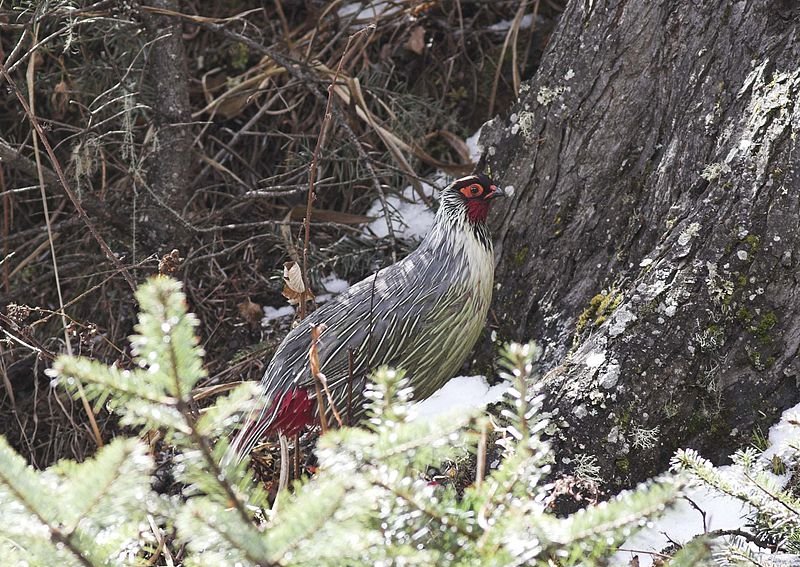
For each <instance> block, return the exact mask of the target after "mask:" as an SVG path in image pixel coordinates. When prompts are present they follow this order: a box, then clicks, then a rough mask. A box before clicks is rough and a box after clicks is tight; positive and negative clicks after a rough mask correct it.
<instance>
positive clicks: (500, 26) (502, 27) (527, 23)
mask: <svg viewBox="0 0 800 567" xmlns="http://www.w3.org/2000/svg"><path fill="white" fill-rule="evenodd" d="M543 22H544V18H542V17H541V16H538V17H537V18H536V23H537V24H541V23H543ZM512 23H514V22H513V20H501V21H499V22H497V23H496V24H492V25H491V26H489V27H488V28H486V29H487V30H489V31H492V32H507V31H508V30H509V29H511V24H512ZM532 23H533V14H525V15H524V16H522V21H520V23H519V29H521V30H526V29H528V28H530V27H531V24H532Z"/></svg>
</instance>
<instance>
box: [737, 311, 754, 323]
mask: <svg viewBox="0 0 800 567" xmlns="http://www.w3.org/2000/svg"><path fill="white" fill-rule="evenodd" d="M736 319H738V320H739V321H741V322H742V323H744V324H745V325H749V324H750V321H752V320H753V314H752V313H750V310H749V309H748V308H747V307H740V308H739V309H737V310H736Z"/></svg>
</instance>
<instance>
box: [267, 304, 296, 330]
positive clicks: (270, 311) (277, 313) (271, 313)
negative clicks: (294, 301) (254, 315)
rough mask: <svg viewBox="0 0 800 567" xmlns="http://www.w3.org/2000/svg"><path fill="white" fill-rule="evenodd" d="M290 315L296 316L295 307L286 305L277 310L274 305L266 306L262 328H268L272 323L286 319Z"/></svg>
mask: <svg viewBox="0 0 800 567" xmlns="http://www.w3.org/2000/svg"><path fill="white" fill-rule="evenodd" d="M290 315H294V307H292V306H291V305H284V306H283V307H278V308H277V309H276V308H275V307H273V306H272V305H265V306H264V318H263V319H261V326H262V327H267V326H269V324H270V322H271V321H275V320H276V319H283V318H284V317H289V316H290Z"/></svg>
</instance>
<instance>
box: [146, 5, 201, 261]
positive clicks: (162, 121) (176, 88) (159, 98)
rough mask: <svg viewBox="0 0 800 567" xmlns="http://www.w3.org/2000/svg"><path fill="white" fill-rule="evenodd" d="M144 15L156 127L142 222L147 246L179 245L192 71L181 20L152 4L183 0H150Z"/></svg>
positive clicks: (157, 249) (159, 248) (152, 248)
mask: <svg viewBox="0 0 800 567" xmlns="http://www.w3.org/2000/svg"><path fill="white" fill-rule="evenodd" d="M145 4H147V6H146V7H143V8H142V20H143V22H144V24H145V29H146V31H147V39H148V42H149V48H148V51H147V70H146V80H147V83H148V86H149V88H150V90H151V91H152V93H153V122H154V123H153V132H152V136H150V140H151V148H150V152H149V154H148V157H147V161H146V167H147V186H146V187H143V188H140V189H139V194H140V195H141V199H140V202H139V204H138V209H139V211H138V214H137V215H136V217H137V222H138V223H139V226H140V230H139V233H140V234H139V237H138V238H137V240H141V241H142V242H143V243H144V244H145V246H146V248H147V252H163V251H165V250H171V249H173V248H174V247H176V246H179V244H180V240H181V238H182V237H183V236H184V234H183V232H184V226H183V225H182V224H181V222H180V218H179V215H181V214H182V209H183V206H184V205H185V204H186V202H187V201H188V199H189V180H190V178H191V177H190V171H191V164H192V136H191V128H190V125H189V124H190V121H191V118H192V117H191V110H190V106H189V76H188V71H187V68H186V50H185V49H184V45H183V37H182V26H181V22H180V21H179V20H178V19H176V18H174V17H172V16H168V15H161V14H159V13H157V12H154V13H151V12H150V11H149V10H148V8H154V9H157V10H169V11H172V12H179V11H180V6H179V2H178V1H177V0H147V1H146V2H145Z"/></svg>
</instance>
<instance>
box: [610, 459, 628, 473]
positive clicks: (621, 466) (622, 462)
mask: <svg viewBox="0 0 800 567" xmlns="http://www.w3.org/2000/svg"><path fill="white" fill-rule="evenodd" d="M614 465H616V467H617V470H618V471H619V472H620V473H622V474H623V475H627V474H628V473H629V472H630V471H631V462H630V461H629V460H628V459H627V458H626V457H620V458H619V459H616V460H615V461H614Z"/></svg>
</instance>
